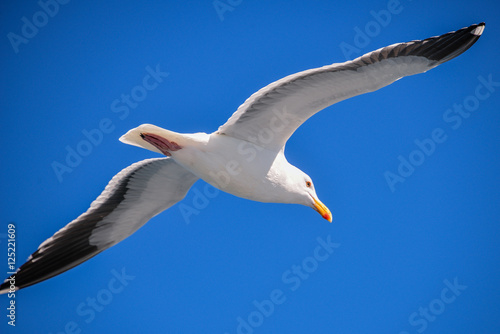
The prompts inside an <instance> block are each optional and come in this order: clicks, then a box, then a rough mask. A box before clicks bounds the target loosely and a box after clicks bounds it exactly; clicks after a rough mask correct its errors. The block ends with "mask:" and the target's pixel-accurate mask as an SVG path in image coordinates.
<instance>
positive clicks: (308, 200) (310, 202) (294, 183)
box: [283, 162, 332, 223]
mask: <svg viewBox="0 0 500 334" xmlns="http://www.w3.org/2000/svg"><path fill="white" fill-rule="evenodd" d="M286 165H287V166H286V168H285V169H284V170H286V181H285V182H283V183H285V184H287V191H288V193H289V194H291V195H292V196H293V202H294V203H297V204H302V205H305V206H308V207H311V208H313V209H314V210H316V211H318V212H319V214H320V215H321V216H322V217H323V218H325V219H326V220H328V221H329V222H330V223H331V222H332V214H331V212H330V210H328V208H327V207H326V205H324V204H323V203H322V202H321V201H320V200H319V198H318V195H316V190H315V189H314V183H313V181H312V179H311V177H310V176H309V175H307V174H306V173H304V172H303V171H301V170H300V169H298V168H297V167H295V166H293V165H291V164H288V162H287V163H286Z"/></svg>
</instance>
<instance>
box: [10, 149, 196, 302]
mask: <svg viewBox="0 0 500 334" xmlns="http://www.w3.org/2000/svg"><path fill="white" fill-rule="evenodd" d="M196 180H198V177H197V176H195V175H194V174H192V173H191V172H190V171H188V170H186V169H185V168H184V167H182V166H180V165H178V164H177V163H176V162H175V161H174V160H172V159H170V158H157V159H147V160H143V161H140V162H137V163H135V164H133V165H131V166H129V167H127V168H125V169H124V170H122V171H121V172H120V173H118V174H117V175H115V176H114V177H113V178H112V179H111V181H110V182H109V184H108V185H107V186H106V188H105V189H104V191H103V192H102V194H101V195H100V196H99V197H98V198H97V199H96V200H95V201H94V202H92V204H91V205H90V208H89V209H88V210H87V211H86V212H85V213H83V214H82V215H80V216H79V217H78V218H76V219H75V220H73V221H72V222H71V223H69V224H68V225H66V226H65V227H63V228H62V229H61V230H59V231H58V232H57V233H56V234H54V235H53V236H52V237H50V238H49V239H47V240H45V241H44V242H43V243H42V244H41V245H40V246H39V247H38V249H37V250H36V251H35V252H34V253H33V254H32V255H31V256H30V257H29V258H28V261H27V262H26V263H24V264H23V265H22V266H21V267H20V268H19V269H18V270H17V272H16V274H15V288H16V290H18V289H22V288H25V287H28V286H30V285H33V284H36V283H39V282H42V281H44V280H46V279H49V278H51V277H53V276H56V275H59V274H61V273H63V272H65V271H66V270H69V269H71V268H73V267H75V266H77V265H79V264H81V263H82V262H84V261H86V260H88V259H90V258H91V257H93V256H95V255H97V254H99V253H100V252H102V251H103V250H105V249H108V248H109V247H111V246H113V245H115V244H117V243H118V242H120V241H122V240H123V239H125V238H127V237H128V236H130V235H131V234H133V233H134V232H135V231H137V230H138V229H139V228H140V227H141V226H142V225H144V224H145V223H146V222H147V221H148V220H149V219H151V218H152V217H153V216H155V215H157V214H158V213H160V212H162V211H164V210H166V209H168V208H169V207H171V206H172V205H174V204H175V203H177V202H178V201H180V200H181V199H183V198H184V196H186V193H187V192H188V190H189V188H191V186H192V185H193V183H194V182H195V181H196ZM9 289H10V281H9V279H7V280H5V282H4V283H3V284H2V285H1V286H0V293H5V292H7V291H9Z"/></svg>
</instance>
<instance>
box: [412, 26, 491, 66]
mask: <svg viewBox="0 0 500 334" xmlns="http://www.w3.org/2000/svg"><path fill="white" fill-rule="evenodd" d="M484 27H485V23H484V22H481V23H478V24H473V25H470V26H468V27H465V28H462V29H459V30H457V31H452V32H449V33H447V34H444V35H441V36H436V37H431V38H427V39H425V40H423V41H414V42H413V43H414V46H413V47H412V50H411V51H410V52H409V53H408V54H407V55H415V56H422V57H426V58H427V59H429V60H433V61H436V65H439V64H442V63H444V62H446V61H448V60H450V59H453V58H455V57H457V56H459V55H461V54H462V53H464V52H465V51H467V50H468V49H469V48H470V47H471V46H472V45H473V44H474V43H476V41H477V40H478V39H479V37H481V35H482V33H483V31H484Z"/></svg>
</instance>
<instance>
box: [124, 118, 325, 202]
mask: <svg viewBox="0 0 500 334" xmlns="http://www.w3.org/2000/svg"><path fill="white" fill-rule="evenodd" d="M144 133H147V134H149V135H151V134H153V135H156V136H158V137H160V138H163V139H165V140H168V141H170V142H174V143H175V144H177V145H178V147H179V148H178V149H176V150H172V151H169V153H170V156H171V158H172V159H174V160H175V162H177V163H178V164H179V165H181V166H183V167H184V168H186V169H187V170H189V171H190V172H192V173H193V174H194V175H196V176H197V177H199V178H201V179H203V180H204V181H205V182H207V183H209V184H211V185H212V186H214V187H216V188H218V189H220V190H223V191H225V192H227V193H230V194H232V195H235V196H238V197H242V198H245V199H249V200H252V201H258V202H271V203H293V204H303V205H310V206H313V200H312V199H311V198H310V197H309V196H308V197H304V196H300V194H298V193H297V191H295V189H296V188H298V189H300V188H301V187H300V185H302V184H304V185H306V183H305V180H306V179H307V180H308V181H310V178H309V177H308V176H307V175H306V174H305V173H303V172H301V171H300V170H299V169H298V168H296V167H295V166H293V165H291V164H290V163H289V162H288V161H287V160H286V158H285V155H284V150H283V149H280V150H272V149H268V148H263V147H261V146H258V145H256V144H253V143H250V142H248V141H245V140H242V139H238V138H234V137H231V136H226V135H223V134H219V133H217V132H214V133H212V134H206V133H195V134H180V133H175V132H172V131H168V130H165V129H162V128H159V127H157V126H154V125H150V124H144V125H141V126H140V127H138V128H135V129H132V130H130V131H129V132H127V133H126V134H125V135H123V136H122V137H121V138H120V140H121V141H122V142H124V143H127V144H131V145H135V146H139V147H142V148H145V149H150V150H152V151H156V152H161V150H159V149H158V148H156V147H155V146H154V145H152V144H150V143H148V142H146V141H145V140H144V139H143V138H142V137H141V134H144ZM311 188H312V184H311ZM312 190H313V188H312ZM311 194H313V195H315V194H314V193H313V191H311Z"/></svg>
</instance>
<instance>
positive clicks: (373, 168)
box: [0, 0, 500, 334]
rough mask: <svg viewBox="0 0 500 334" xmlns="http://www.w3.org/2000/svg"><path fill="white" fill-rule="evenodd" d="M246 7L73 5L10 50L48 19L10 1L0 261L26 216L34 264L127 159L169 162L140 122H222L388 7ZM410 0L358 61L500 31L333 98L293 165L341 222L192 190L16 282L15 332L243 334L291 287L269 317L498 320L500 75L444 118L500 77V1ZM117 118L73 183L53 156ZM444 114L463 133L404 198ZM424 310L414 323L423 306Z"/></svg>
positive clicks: (384, 325)
mask: <svg viewBox="0 0 500 334" xmlns="http://www.w3.org/2000/svg"><path fill="white" fill-rule="evenodd" d="M232 3H233V5H232V6H231V8H232V11H226V12H224V13H223V14H222V18H223V20H221V16H219V15H218V13H217V11H216V9H215V8H214V5H213V2H212V1H211V0H206V1H182V2H181V1H163V2H160V1H154V2H144V3H138V2H137V1H102V2H100V3H97V2H91V3H89V2H85V1H70V2H69V3H68V4H65V5H61V6H60V8H59V12H58V13H57V14H56V15H55V16H54V17H51V18H49V20H48V23H47V24H46V25H45V26H44V27H42V28H40V29H39V32H38V33H37V35H36V36H34V37H33V38H31V39H29V41H28V43H27V44H21V45H20V46H19V52H18V53H15V52H14V49H13V47H12V45H11V43H10V42H9V40H8V38H7V34H8V33H9V32H13V33H16V34H20V33H21V27H22V25H23V22H22V21H21V19H22V17H23V16H26V17H27V18H28V19H29V20H30V21H32V16H33V15H34V14H35V13H37V12H38V11H40V6H39V5H38V4H37V2H35V1H3V2H2V4H1V5H0V13H1V14H0V21H1V24H0V25H1V31H0V36H2V37H1V43H0V52H1V59H2V61H1V65H0V66H1V74H2V80H1V94H2V98H1V100H0V110H1V113H2V114H1V125H0V126H1V156H2V160H1V161H2V163H1V165H0V168H1V172H0V175H1V176H0V177H1V180H0V184H1V185H2V192H1V193H0V203H1V208H2V211H1V212H2V215H1V227H0V228H1V230H0V241H1V243H0V255H1V256H0V268H1V269H2V272H7V269H6V262H7V256H6V253H7V249H6V248H7V243H6V239H5V236H6V235H5V233H7V227H6V226H7V223H9V222H15V224H16V226H17V233H16V238H17V240H16V241H17V259H18V265H21V264H22V263H23V262H24V260H25V259H26V258H27V257H28V256H29V255H30V254H31V253H32V252H33V251H35V250H36V248H37V247H38V245H39V244H40V243H41V242H42V241H44V240H45V239H46V238H48V237H50V236H51V235H52V234H53V233H54V232H56V231H57V230H58V229H60V228H62V227H63V226H64V225H65V224H66V223H68V222H69V221H71V220H72V219H74V218H76V217H77V216H78V215H79V214H80V213H82V212H83V211H85V210H86V209H87V208H88V205H89V203H90V202H91V201H92V200H93V199H95V198H96V197H97V196H98V195H99V194H100V192H101V190H102V189H103V188H104V186H105V185H106V184H107V182H108V181H109V179H111V177H112V176H113V175H114V174H116V173H117V172H118V171H120V170H121V169H122V168H124V167H126V166H128V165H129V164H131V163H133V162H135V161H138V160H141V159H145V158H150V157H156V156H157V155H156V154H155V153H152V152H149V151H146V150H141V149H139V148H135V147H131V146H128V145H124V144H122V143H120V142H119V141H118V138H119V136H120V135H122V134H123V133H125V132H126V131H127V130H129V129H130V128H133V127H135V126H138V125H139V124H142V123H153V124H156V125H158V126H162V127H164V128H167V129H171V130H173V131H178V132H198V131H204V132H212V131H215V130H216V129H217V127H218V126H219V125H221V124H223V123H224V122H225V121H226V119H227V118H228V117H229V116H230V115H231V114H232V113H233V112H234V110H235V109H236V108H237V107H238V106H239V105H240V104H241V103H242V102H243V101H244V100H245V99H246V98H247V97H248V96H250V94H252V93H253V92H254V91H256V90H258V89H259V88H261V87H263V86H265V85H267V84H268V83H271V82H272V81H274V80H277V79H279V78H281V77H284V76H285V75H288V74H291V73H294V72H297V71H301V70H305V69H308V68H313V67H318V66H323V65H326V64H330V63H333V62H343V61H345V60H346V57H345V55H344V53H343V52H342V49H341V47H340V45H341V44H342V43H347V44H350V45H352V46H356V45H355V36H356V30H355V28H356V27H358V28H359V29H360V30H362V31H363V30H365V28H366V25H367V24H368V25H369V26H370V22H372V23H371V24H372V25H373V22H375V21H374V17H373V16H372V15H371V14H370V11H375V12H379V11H381V10H385V9H387V6H388V3H390V1H389V2H388V1H387V0H383V1H380V0H377V1H326V0H325V1H290V0H286V1H285V0H283V1H260V2H252V1H246V0H244V1H240V2H238V1H235V0H233V1H232ZM397 8H398V9H399V10H400V11H399V13H398V14H392V15H391V18H390V22H388V23H387V24H386V26H384V27H380V29H379V31H376V30H373V31H372V32H371V34H372V37H369V40H368V41H365V42H366V43H365V44H366V45H363V46H362V47H359V48H358V49H359V52H357V53H353V54H352V57H356V56H359V55H361V54H363V53H365V52H369V51H371V50H374V49H377V48H380V47H383V46H386V45H389V44H393V43H396V42H405V41H409V40H413V39H423V38H427V37H430V36H434V35H440V34H442V33H446V32H448V31H452V30H456V29H459V28H461V27H464V26H468V25H470V24H473V23H478V22H481V21H485V22H486V29H485V32H484V35H483V37H481V39H480V40H479V41H478V42H477V43H476V44H475V45H474V46H473V47H472V48H471V49H469V50H468V51H467V52H466V53H465V54H463V55H461V56H460V57H458V58H456V59H454V60H452V61H450V62H448V63H446V64H444V65H442V66H440V67H438V68H436V69H433V70H432V71H430V72H428V73H426V74H423V75H418V76H414V77H410V78H405V79H403V80H401V81H398V82H396V83H395V84H393V85H391V86H389V87H386V88H384V89H382V90H380V91H377V92H375V93H371V94H366V95H363V96H359V97H356V98H353V99H350V100H348V101H344V102H342V103H339V104H337V105H334V106H333V107H330V108H328V109H327V110H324V111H322V112H320V113H319V114H317V115H316V116H314V117H313V118H312V119H310V120H309V121H308V122H307V123H306V124H304V126H302V127H301V128H300V129H299V130H298V131H297V132H296V133H295V135H294V136H293V137H292V138H291V140H290V141H289V142H288V144H287V150H286V153H287V156H288V159H289V161H290V162H291V163H294V164H296V165H297V166H298V167H299V168H301V169H302V170H304V171H305V172H306V173H308V174H309V175H310V176H311V177H312V178H313V180H314V182H315V185H316V189H317V192H318V195H319V197H320V199H321V200H322V201H323V202H324V203H325V204H326V205H327V206H328V207H329V208H330V209H331V211H332V213H333V221H334V222H333V223H332V224H329V223H328V222H326V221H325V220H323V219H322V218H321V217H320V216H319V215H318V214H317V213H316V212H314V211H313V210H311V209H309V208H306V207H302V206H298V205H284V204H263V203H256V202H250V201H248V200H243V199H240V198H236V197H234V196H232V195H228V194H225V193H222V192H221V193H219V194H217V195H216V196H215V197H214V198H211V199H209V200H208V202H207V203H201V204H203V205H202V206H200V203H198V202H195V200H196V198H195V197H194V192H191V193H189V194H188V196H187V197H186V199H185V202H184V203H185V204H186V205H189V206H191V207H193V208H195V206H194V205H195V204H197V205H198V208H201V209H200V210H198V211H199V212H198V214H193V215H192V216H190V218H189V221H188V220H186V219H185V218H184V217H183V215H182V214H181V212H180V210H179V208H178V206H175V207H172V208H171V209H170V210H168V211H167V212H164V213H163V214H161V215H159V216H157V217H155V218H154V219H152V220H151V221H150V222H149V223H148V224H146V225H145V226H144V227H143V228H141V229H140V230H139V231H138V232H137V233H136V234H134V235H133V236H132V237H130V238H129V239H127V240H125V241H124V242H122V243H120V244H118V245H117V246H115V247H113V248H111V249H109V250H108V251H106V252H104V253H102V254H100V255H98V256H97V257H95V258H94V259H92V260H90V261H88V262H86V263H84V264H83V265H81V266H78V267H77V268H75V269H73V270H70V271H69V272H67V273H64V274H62V275H60V276H58V277H55V278H53V279H50V280H48V281H46V282H43V283H41V284H39V285H36V286H33V287H30V288H27V289H25V290H21V291H20V292H18V293H17V295H16V305H17V309H16V310H17V313H16V315H17V318H16V328H15V330H13V329H12V328H11V327H10V326H8V325H7V318H6V316H5V314H6V313H7V311H6V310H5V308H6V307H7V305H8V302H9V299H8V298H7V297H6V296H5V295H4V296H1V297H0V306H1V307H0V328H1V329H0V331H1V332H2V333H7V332H17V333H59V332H63V333H64V332H65V327H66V328H67V329H68V330H66V332H68V333H70V332H74V333H78V331H81V332H82V333H139V332H144V333H220V334H223V333H226V332H227V333H230V334H232V333H237V326H238V320H237V319H238V317H241V318H242V319H248V316H249V315H252V314H253V316H255V317H256V318H255V319H256V320H259V319H258V315H256V313H252V312H255V311H256V307H255V306H254V305H253V301H254V300H257V301H262V300H264V299H269V298H270V294H271V291H273V290H275V289H278V290H281V291H282V292H283V296H284V298H285V301H284V302H283V303H282V304H280V305H275V307H274V310H273V313H272V314H271V315H270V316H268V317H265V318H264V319H263V323H262V324H260V326H257V327H256V328H251V330H252V331H253V333H406V332H407V333H419V332H418V330H420V331H422V330H423V331H424V332H425V333H429V334H430V333H499V332H500V330H499V328H500V321H499V320H498V319H500V302H499V300H500V290H499V286H500V266H499V262H500V261H499V260H500V243H499V237H500V234H499V232H500V225H499V223H500V220H499V214H500V210H499V207H500V206H499V204H500V193H499V189H500V179H499V177H498V172H499V170H500V160H499V158H498V157H499V153H500V131H499V129H500V112H499V111H500V110H499V108H500V87H496V88H495V89H496V91H495V92H493V93H491V96H490V97H489V98H487V99H485V100H482V101H480V105H479V106H478V108H477V109H476V110H475V111H474V112H473V113H472V114H471V116H470V117H469V118H467V119H464V120H463V123H462V124H461V126H460V127H459V128H458V129H456V130H454V129H452V127H451V126H450V125H451V124H450V123H446V122H445V121H444V120H443V114H444V113H445V112H446V110H447V109H449V108H450V107H452V106H453V104H454V103H459V104H460V103H463V102H464V100H466V99H467V98H468V97H469V96H471V95H474V94H475V90H476V87H477V86H478V85H479V84H480V81H479V80H478V77H479V76H482V77H484V78H488V76H490V75H491V76H492V79H493V81H495V82H499V81H500V70H499V67H498V59H499V56H500V49H499V47H498V46H499V42H500V40H499V38H498V36H499V35H500V27H499V23H500V21H499V18H498V13H500V5H499V4H498V1H494V0H491V1H475V2H474V1H457V0H453V1H451V0H449V1H432V0H423V1H409V0H401V3H400V5H399V6H398V7H397ZM379 26H380V25H379ZM358 46H361V45H360V44H359V43H358ZM157 64H159V66H160V69H161V70H162V71H165V72H168V73H169V76H168V77H167V78H165V79H164V81H163V82H162V83H161V84H159V86H158V87H157V88H156V89H154V90H152V91H149V92H148V95H147V97H146V98H145V99H144V100H143V101H141V102H140V103H139V104H138V106H137V107H136V108H134V109H130V114H129V115H128V117H126V118H124V119H123V120H122V119H120V118H119V116H120V115H121V114H120V113H114V112H113V110H112V109H111V104H112V102H113V101H114V100H115V99H119V98H120V96H121V94H130V92H131V90H132V89H133V88H134V87H136V86H137V85H141V84H142V79H143V77H144V76H145V75H146V74H147V71H146V67H147V66H150V67H152V68H155V67H156V65H157ZM481 92H485V90H482V91H481ZM104 118H108V119H110V120H111V122H112V124H113V126H114V128H113V131H111V132H110V133H107V134H104V136H103V139H102V142H101V143H99V144H98V145H97V146H93V147H92V152H91V153H90V154H89V155H88V156H86V157H84V158H83V160H82V161H81V163H80V164H79V165H78V166H77V167H75V168H74V169H73V171H72V172H71V173H65V174H64V175H63V177H62V182H59V180H58V178H57V177H56V174H55V173H54V171H53V169H52V166H51V165H52V163H53V162H54V161H58V162H60V163H65V162H64V160H65V158H66V154H67V152H66V147H67V146H68V145H69V146H70V147H72V148H73V149H75V148H76V147H77V145H78V144H79V143H80V142H82V140H85V136H84V135H83V134H82V131H83V130H88V131H90V130H91V129H95V128H97V127H98V125H99V122H100V121H101V120H102V119H104ZM436 128H441V129H443V130H444V132H445V133H446V135H447V140H446V141H445V142H444V143H441V144H438V145H437V147H436V149H435V152H434V153H433V154H432V155H430V156H428V157H426V159H425V161H424V163H423V164H422V165H421V166H418V167H417V168H416V169H415V171H414V172H413V174H412V175H411V176H409V177H408V178H407V179H406V181H405V182H404V183H398V184H396V186H395V191H394V192H391V190H390V188H389V186H388V184H387V182H386V180H385V178H384V173H385V172H386V171H391V172H393V173H396V172H397V168H398V164H399V161H398V156H399V155H402V156H404V157H408V156H409V154H410V153H411V152H413V151H414V150H415V149H416V145H415V143H414V140H415V139H419V140H423V139H424V138H428V137H429V136H430V134H431V132H432V131H433V130H434V129H436ZM204 187H205V183H204V182H202V181H199V182H198V183H196V184H195V186H194V188H195V189H198V190H199V191H202V192H203V191H204ZM188 222H189V224H188ZM328 236H330V237H331V240H332V241H333V242H335V243H338V244H340V246H339V247H338V248H337V249H335V251H334V253H333V254H331V256H330V257H329V258H328V259H327V260H326V261H323V262H320V263H319V264H318V267H317V269H316V270H314V271H313V272H312V273H310V274H309V277H308V278H307V279H304V280H301V285H300V287H299V288H298V289H296V290H295V291H292V290H291V287H292V284H287V283H286V282H285V281H283V279H282V275H283V274H284V273H285V274H286V272H287V270H290V269H291V268H292V266H293V265H301V264H302V262H303V261H304V260H306V262H307V261H309V260H310V259H309V260H308V259H307V258H308V257H310V256H312V255H313V253H314V250H315V248H316V247H317V245H318V243H317V238H318V237H321V238H323V239H326V238H327V237H328ZM113 270H116V271H118V272H121V271H122V270H125V272H126V274H127V275H130V276H134V277H135V278H134V279H133V280H130V281H128V282H127V286H125V287H124V288H123V290H122V291H121V292H120V293H115V294H111V293H110V292H108V291H107V290H106V289H108V284H109V283H110V282H114V281H112V278H113V274H112V271H113ZM0 274H1V273H0ZM4 275H5V274H1V276H4ZM292 276H293V275H292ZM455 278H456V279H457V282H458V283H459V284H460V285H464V286H466V287H467V288H465V290H463V291H462V292H461V294H460V295H459V296H457V297H456V298H455V300H454V302H452V303H450V304H443V303H442V302H439V300H440V298H441V293H442V291H443V289H444V288H445V287H446V284H445V283H444V280H449V281H450V282H453V280H454V279H455ZM114 283H116V282H114ZM103 289H104V290H103ZM445 292H447V290H445ZM447 293H448V294H447V295H446V296H448V297H450V296H452V294H450V292H449V291H448V292H447ZM97 296H100V298H101V300H103V298H108V299H105V301H106V303H107V305H104V307H103V309H102V311H101V312H96V313H95V317H94V319H92V320H91V321H89V322H86V320H89V319H90V318H89V316H88V314H87V315H85V316H81V315H79V313H78V312H77V308H78V307H79V306H80V305H81V304H82V303H83V307H84V309H85V310H89V309H90V307H89V306H86V305H87V304H86V303H87V300H88V298H96V297H97ZM110 296H111V297H110ZM110 298H112V299H111V300H110ZM436 299H437V300H438V301H436ZM429 304H431V305H432V306H433V307H434V310H435V311H436V310H437V313H439V314H437V315H435V318H432V319H433V321H430V320H422V319H425V318H424V317H423V316H420V315H418V312H419V308H421V307H422V308H429ZM440 305H445V309H444V310H442V309H439V306H440ZM436 307H437V309H436ZM414 312H417V316H416V317H415V318H414V320H415V321H419V322H418V325H415V324H413V325H412V324H410V322H409V318H411V317H412V314H413V316H415V315H414ZM431 314H432V313H431ZM255 319H254V324H255V321H256V320H255ZM246 321H248V320H246ZM424 323H425V324H426V327H425V328H424ZM72 326H75V328H74V330H71V327H72ZM240 332H243V333H245V331H244V330H243V331H242V330H240ZM247 332H250V331H248V330H247Z"/></svg>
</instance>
